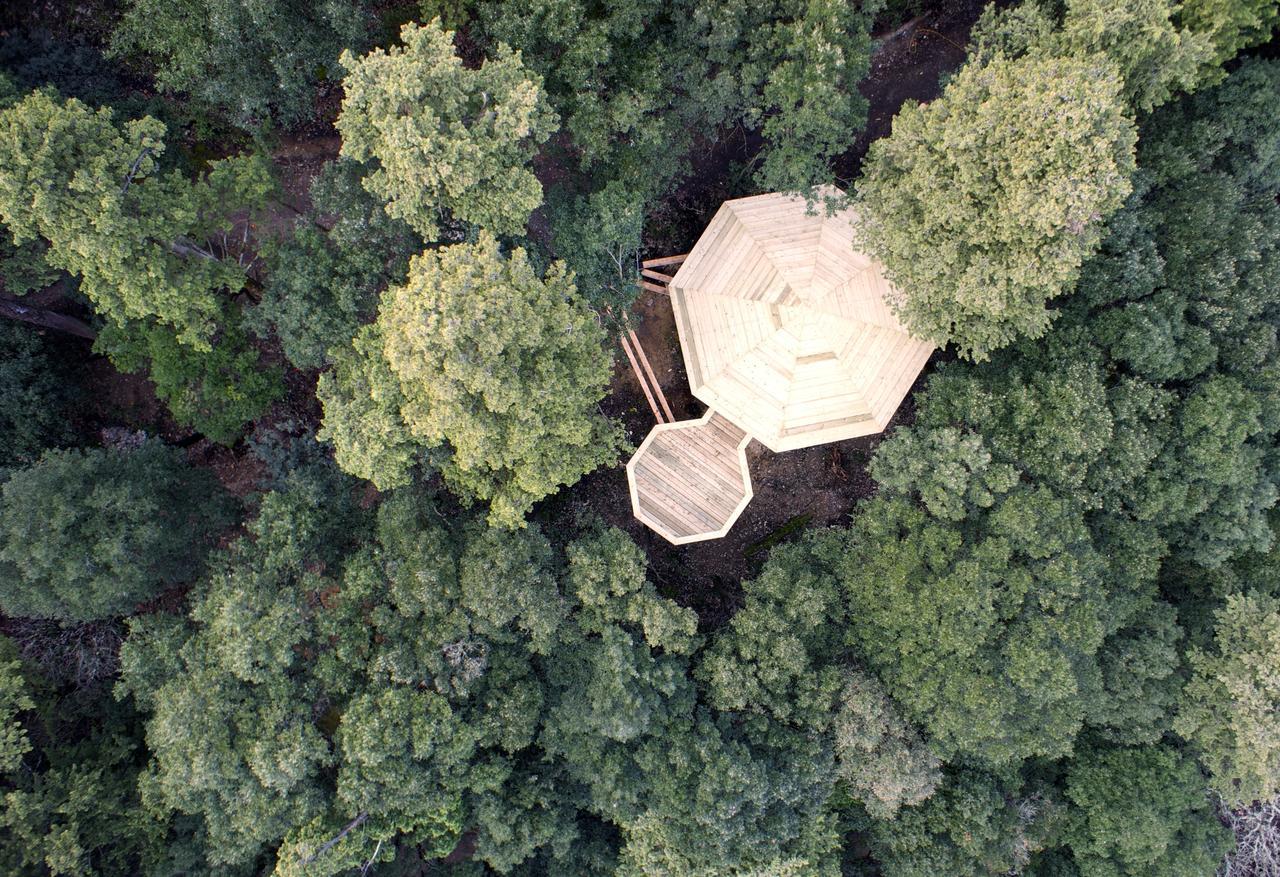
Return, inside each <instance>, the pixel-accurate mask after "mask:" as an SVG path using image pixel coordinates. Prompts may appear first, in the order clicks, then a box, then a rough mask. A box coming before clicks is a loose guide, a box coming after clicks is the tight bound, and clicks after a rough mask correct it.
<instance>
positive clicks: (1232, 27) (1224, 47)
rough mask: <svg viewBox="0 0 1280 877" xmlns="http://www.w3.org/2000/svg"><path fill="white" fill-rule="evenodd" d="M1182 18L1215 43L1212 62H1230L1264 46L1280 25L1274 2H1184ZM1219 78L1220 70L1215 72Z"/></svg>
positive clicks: (1220, 0)
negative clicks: (1240, 53)
mask: <svg viewBox="0 0 1280 877" xmlns="http://www.w3.org/2000/svg"><path fill="white" fill-rule="evenodd" d="M1179 18H1180V19H1181V20H1182V22H1183V24H1185V25H1186V26H1187V28H1188V29H1190V30H1194V31H1198V32H1200V33H1204V34H1207V35H1208V36H1209V38H1210V39H1211V40H1212V41H1213V47H1214V57H1213V62H1214V64H1215V67H1216V65H1220V64H1222V63H1224V62H1226V61H1230V60H1231V59H1232V58H1234V57H1235V56H1236V54H1237V53H1239V51H1240V50H1241V49H1246V48H1248V47H1249V46H1254V45H1258V44H1260V43H1265V42H1266V41H1267V40H1268V39H1270V38H1271V33H1272V31H1273V30H1274V29H1275V26H1276V22H1277V21H1280V6H1277V5H1276V3H1275V0H1183V2H1182V8H1181V9H1180V10H1179ZM1215 72H1217V75H1218V77H1221V76H1222V73H1221V68H1220V67H1218V68H1217V69H1216V71H1215Z"/></svg>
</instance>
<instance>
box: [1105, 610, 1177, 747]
mask: <svg viewBox="0 0 1280 877" xmlns="http://www.w3.org/2000/svg"><path fill="white" fill-rule="evenodd" d="M1175 615H1176V613H1175V611H1174V608H1173V607H1172V606H1170V605H1169V604H1168V603H1163V602H1160V601H1153V602H1152V603H1151V604H1150V606H1149V607H1147V609H1145V610H1144V611H1142V612H1141V613H1139V614H1138V615H1137V616H1135V618H1134V619H1133V621H1132V622H1131V623H1130V624H1129V625H1127V626H1126V627H1125V628H1124V629H1123V630H1120V631H1118V632H1117V633H1115V634H1113V635H1111V636H1110V637H1108V638H1107V641H1106V642H1105V643H1103V645H1102V649H1101V651H1099V653H1098V665H1099V668H1100V669H1101V671H1102V681H1101V689H1100V691H1099V694H1098V697H1097V699H1096V701H1095V702H1094V704H1093V706H1092V707H1091V709H1090V712H1089V723H1090V724H1091V725H1092V726H1093V727H1094V729H1095V731H1096V732H1097V733H1098V734H1099V736H1101V737H1103V738H1104V739H1107V740H1110V741H1112V742H1115V743H1121V744H1138V743H1155V742H1156V741H1158V740H1159V739H1160V738H1161V737H1162V736H1163V735H1164V733H1165V732H1166V731H1168V730H1169V727H1170V725H1171V723H1172V720H1173V714H1174V711H1175V709H1176V706H1177V703H1178V698H1179V695H1181V693H1182V683H1183V679H1182V674H1181V673H1180V672H1179V671H1180V670H1181V669H1182V656H1181V654H1180V653H1179V649H1180V647H1181V645H1182V628H1181V627H1179V626H1178V624H1177V622H1176V621H1175V620H1174V619H1175Z"/></svg>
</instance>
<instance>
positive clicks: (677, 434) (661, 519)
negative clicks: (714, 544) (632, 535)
mask: <svg viewBox="0 0 1280 877" xmlns="http://www.w3.org/2000/svg"><path fill="white" fill-rule="evenodd" d="M750 441H751V437H750V436H749V435H747V434H746V433H745V432H743V431H742V430H741V429H739V428H738V427H736V426H734V425H733V424H732V423H730V422H729V421H728V420H725V419H724V418H723V417H721V416H720V415H719V414H716V413H715V412H714V411H708V412H707V413H706V414H704V415H703V416H702V417H701V418H699V419H698V420H681V421H678V422H676V423H661V424H658V425H657V426H655V427H654V428H653V429H652V430H651V431H650V432H649V435H648V436H647V437H646V438H645V440H644V442H643V443H641V445H640V448H639V450H637V451H636V453H635V456H633V457H632V458H631V461H630V462H629V463H627V482H628V483H629V485H630V487H631V509H632V511H633V512H634V513H635V516H636V517H637V518H639V519H640V520H641V521H642V522H643V523H644V524H646V525H647V526H649V527H651V528H652V529H654V530H656V531H657V532H658V533H659V534H660V535H662V536H663V537H665V538H666V539H667V540H668V541H670V542H673V543H674V544H676V545H684V544H685V543H688V542H698V541H701V540H703V539H719V538H720V537H721V536H724V535H725V534H726V533H728V532H729V529H730V528H731V527H733V523H734V521H736V520H737V519H738V516H739V515H740V514H742V510H743V509H744V508H746V507H747V503H748V502H750V501H751V473H750V472H749V471H748V470H747V443H748V442H750Z"/></svg>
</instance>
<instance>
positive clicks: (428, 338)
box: [319, 234, 620, 527]
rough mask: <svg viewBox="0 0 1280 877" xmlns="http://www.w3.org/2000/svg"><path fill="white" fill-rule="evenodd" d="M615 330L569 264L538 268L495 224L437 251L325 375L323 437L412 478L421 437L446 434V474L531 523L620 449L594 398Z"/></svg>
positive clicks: (345, 454)
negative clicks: (547, 503)
mask: <svg viewBox="0 0 1280 877" xmlns="http://www.w3.org/2000/svg"><path fill="white" fill-rule="evenodd" d="M375 339H376V340H375ZM602 342H603V332H602V330H601V329H600V326H599V324H598V323H597V321H596V318H595V316H594V314H592V313H591V312H590V311H589V310H588V309H587V308H586V307H585V306H584V305H583V304H582V302H581V300H580V299H579V298H578V296H577V293H576V291H575V288H574V283H573V277H572V275H569V274H567V273H566V272H565V270H564V267H563V266H562V265H559V264H555V265H552V266H551V268H549V269H548V270H547V272H546V273H545V275H544V276H542V277H539V276H538V275H537V273H535V271H534V269H533V266H532V265H530V263H529V260H528V258H527V256H526V255H525V252H524V251H523V250H521V249H516V250H514V251H512V252H511V253H510V255H503V254H502V253H501V251H500V250H499V247H498V243H497V241H496V240H495V239H494V238H493V237H492V236H489V235H487V234H485V235H482V236H481V237H480V240H479V241H478V242H477V243H475V244H457V245H454V246H451V247H444V248H441V249H438V250H428V251H427V252H425V253H423V254H422V255H420V256H416V257H414V259H413V260H412V261H411V263H410V267H409V279H408V282H407V283H405V284H403V285H397V286H392V287H390V288H389V289H388V290H387V291H386V292H385V293H383V295H382V303H381V306H380V307H379V310H378V319H377V322H376V323H375V324H374V325H373V326H370V327H366V328H365V329H362V330H361V333H360V336H359V337H358V339H357V352H356V353H355V354H353V355H354V356H356V357H360V358H359V359H355V360H344V361H343V362H340V363H339V366H338V368H337V369H336V370H335V372H334V373H333V375H326V376H325V377H324V378H322V380H321V384H320V389H319V394H320V398H321V400H322V401H323V402H324V403H325V406H326V421H325V429H324V431H323V433H322V437H325V438H327V439H328V440H330V441H332V442H333V443H334V445H335V447H336V448H337V452H338V462H339V464H340V465H342V466H343V467H344V468H346V469H347V470H348V471H351V472H352V473H353V474H358V475H361V476H363V477H366V478H369V479H370V480H372V481H373V482H374V483H375V484H376V485H378V486H379V487H380V488H387V487H394V486H397V485H401V484H404V483H406V482H407V481H408V480H409V477H410V473H409V469H408V465H409V463H411V462H412V455H411V454H410V453H408V450H409V448H410V447H411V446H412V445H417V446H420V447H422V448H440V447H444V446H447V453H446V454H445V455H444V458H443V460H442V461H441V462H440V468H441V472H442V473H443V475H444V477H445V480H446V482H447V483H448V484H449V485H450V486H451V487H452V488H454V489H455V490H457V491H458V492H459V493H460V494H462V495H463V496H464V497H474V498H477V499H482V500H487V501H488V502H489V520H490V521H491V522H492V523H495V524H499V525H502V526H506V527H512V526H518V525H520V523H521V522H522V520H523V517H524V515H525V513H526V512H527V511H528V510H529V508H530V507H531V506H532V504H533V503H534V502H536V501H537V500H538V499H541V498H542V497H543V496H546V495H547V494H549V493H551V492H553V491H554V490H555V489H557V488H558V487H559V486H560V485H563V484H571V483H573V482H574V481H576V480H577V479H578V478H580V477H581V476H582V475H583V474H585V473H586V472H589V471H591V470H592V469H594V468H596V467H597V466H599V465H602V464H605V463H608V462H611V461H612V460H613V459H614V458H615V455H616V453H617V449H618V447H619V444H620V433H619V431H618V429H617V427H616V426H615V425H614V424H613V423H611V422H610V421H608V420H606V419H605V418H604V417H603V416H601V415H600V414H599V413H598V412H597V411H596V410H595V404H596V402H597V400H598V399H599V398H600V397H601V395H603V393H604V389H605V386H606V384H607V383H608V380H609V368H610V357H609V355H608V353H606V352H605V350H604V348H603V344H602ZM379 343H380V347H381V349H380V350H378V349H376V348H377V346H378V344H379ZM330 410H332V411H333V415H330V414H329V412H330ZM393 449H399V450H393Z"/></svg>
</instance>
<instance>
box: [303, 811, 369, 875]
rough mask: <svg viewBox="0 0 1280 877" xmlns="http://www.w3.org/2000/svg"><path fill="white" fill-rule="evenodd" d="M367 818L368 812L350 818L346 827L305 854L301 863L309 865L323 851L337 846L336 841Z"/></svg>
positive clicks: (325, 851) (321, 854) (323, 852)
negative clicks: (314, 849) (312, 851)
mask: <svg viewBox="0 0 1280 877" xmlns="http://www.w3.org/2000/svg"><path fill="white" fill-rule="evenodd" d="M368 818H369V814H368V813H361V814H360V815H359V816H357V817H356V818H355V819H352V820H351V821H350V822H348V823H347V827H346V828H344V829H342V831H340V832H338V834H337V836H336V837H334V838H332V839H330V840H328V841H325V843H324V844H323V845H321V847H320V849H318V850H316V851H315V852H314V853H312V854H311V855H309V856H307V857H306V858H305V859H303V860H302V864H303V865H310V864H311V863H312V862H314V861H315V860H316V859H318V858H320V857H321V856H323V855H324V854H325V853H327V852H329V850H331V849H333V848H334V847H335V846H337V845H338V842H339V841H341V840H342V839H343V838H344V837H346V836H347V835H348V834H350V833H351V832H353V831H355V830H356V829H357V828H359V827H360V826H361V825H364V821H365V820H366V819H368Z"/></svg>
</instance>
